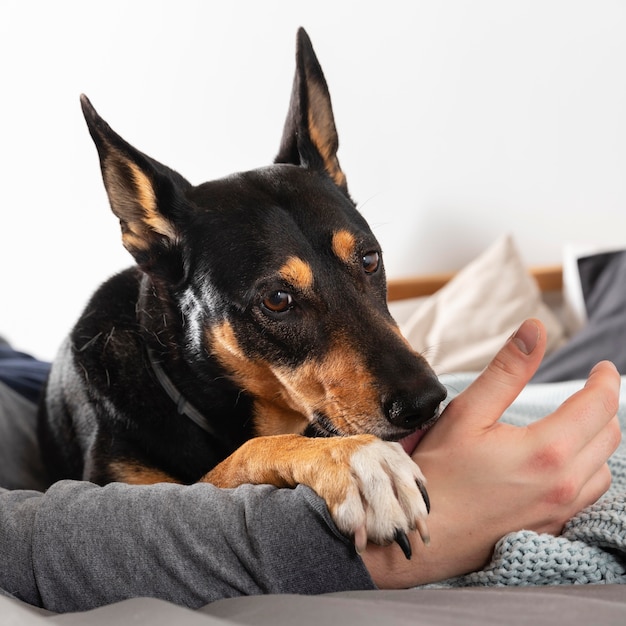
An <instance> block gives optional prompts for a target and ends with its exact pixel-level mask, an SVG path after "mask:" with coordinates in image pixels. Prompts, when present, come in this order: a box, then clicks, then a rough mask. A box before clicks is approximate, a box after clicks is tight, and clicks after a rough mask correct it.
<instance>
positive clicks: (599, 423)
mask: <svg viewBox="0 0 626 626" xmlns="http://www.w3.org/2000/svg"><path fill="white" fill-rule="evenodd" d="M620 383H621V380H620V375H619V372H618V371H617V369H616V368H615V365H613V363H611V362H609V361H602V362H601V363H598V364H597V365H596V366H595V367H594V368H593V369H592V370H591V373H590V374H589V378H588V379H587V381H586V383H585V386H584V387H583V388H582V389H580V390H579V391H577V392H576V393H574V394H573V395H572V396H570V397H569V398H568V399H567V400H565V402H563V404H561V406H559V407H558V408H557V409H556V411H554V412H553V413H551V414H550V415H548V416H546V417H545V418H544V419H542V420H539V421H538V422H535V423H533V424H531V425H530V427H529V428H530V431H532V432H535V433H536V434H537V436H538V437H540V438H542V439H543V441H558V442H559V443H558V445H559V448H560V450H561V453H562V454H564V455H570V454H577V453H578V452H580V451H581V450H582V449H583V448H585V447H586V446H587V445H588V444H589V443H590V442H591V441H592V440H593V439H594V438H595V437H596V436H597V435H598V433H600V432H601V431H602V430H603V429H604V428H605V427H606V426H607V424H609V422H610V421H611V420H612V419H614V418H615V416H616V414H617V410H618V408H619V391H620Z"/></svg>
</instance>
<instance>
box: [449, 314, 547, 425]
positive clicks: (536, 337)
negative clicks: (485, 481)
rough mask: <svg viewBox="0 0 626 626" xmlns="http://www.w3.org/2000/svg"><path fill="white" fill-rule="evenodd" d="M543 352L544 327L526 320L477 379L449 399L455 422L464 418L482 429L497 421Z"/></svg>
mask: <svg viewBox="0 0 626 626" xmlns="http://www.w3.org/2000/svg"><path fill="white" fill-rule="evenodd" d="M545 349H546V331H545V327H544V325H543V324H542V323H541V322H540V321H539V320H537V319H529V320H526V321H525V322H524V323H523V324H522V325H521V326H520V327H519V329H518V330H517V332H516V333H515V334H514V335H513V336H512V337H510V338H509V340H508V341H507V342H506V343H505V344H504V346H503V347H502V348H501V349H500V351H499V352H498V354H496V356H495V357H494V358H493V359H492V361H491V363H489V365H488V366H487V367H486V369H485V370H484V371H483V372H482V373H481V374H480V375H479V376H478V378H477V379H476V380H475V381H474V382H473V383H472V384H471V385H470V386H469V387H468V388H467V389H466V390H464V391H463V392H462V393H460V394H459V395H458V396H457V397H456V398H454V400H452V402H451V403H450V404H453V403H454V405H455V415H456V416H457V420H458V419H459V418H462V417H465V416H467V417H468V419H471V420H472V422H473V424H474V425H478V426H481V425H482V426H483V427H488V426H491V425H492V424H494V423H495V422H497V421H498V419H500V417H501V416H502V413H504V411H505V410H506V409H507V408H508V407H509V406H510V405H511V403H512V402H513V400H515V398H517V396H518V395H519V393H520V392H521V390H522V389H523V388H524V387H525V385H526V384H527V383H528V381H529V380H530V379H531V378H532V376H533V374H534V373H535V372H536V371H537V368H538V367H539V363H540V362H541V359H542V358H543V355H544V353H545ZM442 417H445V413H444V416H442ZM477 420H478V421H477Z"/></svg>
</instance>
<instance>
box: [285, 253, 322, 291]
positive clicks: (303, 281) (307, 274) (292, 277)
mask: <svg viewBox="0 0 626 626" xmlns="http://www.w3.org/2000/svg"><path fill="white" fill-rule="evenodd" d="M278 273H279V274H280V276H281V278H282V279H283V280H285V281H287V282H288V283H289V284H290V285H292V286H293V287H296V288H297V289H300V290H302V291H306V290H307V289H310V288H311V287H312V286H313V270H312V269H311V266H310V265H309V264H308V263H307V262H306V261H303V260H302V259H300V258H299V257H297V256H291V257H289V258H288V259H287V261H286V262H285V264H284V265H283V266H282V267H281V268H280V269H279V270H278Z"/></svg>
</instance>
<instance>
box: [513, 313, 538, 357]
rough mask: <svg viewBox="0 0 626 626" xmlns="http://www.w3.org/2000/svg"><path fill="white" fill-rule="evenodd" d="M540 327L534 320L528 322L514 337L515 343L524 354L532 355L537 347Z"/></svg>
mask: <svg viewBox="0 0 626 626" xmlns="http://www.w3.org/2000/svg"><path fill="white" fill-rule="evenodd" d="M538 339H539V327H538V326H537V324H535V322H534V321H533V320H526V321H525V322H524V323H523V324H522V325H521V326H520V327H519V328H518V329H517V332H516V333H515V334H514V335H513V343H515V345H516V346H517V347H518V348H519V349H520V350H521V351H522V352H523V353H524V354H530V353H531V352H532V351H533V350H534V349H535V346H536V345H537V340H538Z"/></svg>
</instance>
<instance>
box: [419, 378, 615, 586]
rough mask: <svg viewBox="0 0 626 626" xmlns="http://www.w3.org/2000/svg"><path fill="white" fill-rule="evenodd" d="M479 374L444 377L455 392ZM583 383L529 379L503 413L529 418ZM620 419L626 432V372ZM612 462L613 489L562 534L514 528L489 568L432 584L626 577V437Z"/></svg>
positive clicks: (518, 419) (560, 582) (607, 580)
mask: <svg viewBox="0 0 626 626" xmlns="http://www.w3.org/2000/svg"><path fill="white" fill-rule="evenodd" d="M474 376H475V375H470V374H467V375H466V374H463V375H449V376H446V377H443V382H444V383H445V384H446V385H447V386H448V388H449V391H450V394H451V396H453V395H455V394H456V393H458V392H459V391H461V390H462V389H464V388H465V387H466V386H467V385H468V384H469V383H470V382H471V380H473V378H474ZM582 385H583V382H582V381H571V382H567V383H552V384H541V385H529V386H528V387H527V388H526V389H525V390H524V391H523V392H522V394H521V395H520V397H519V398H518V400H517V401H516V402H515V403H514V404H513V405H512V406H511V408H510V409H509V410H508V411H507V412H506V413H505V415H504V417H503V419H504V420H506V421H507V422H510V423H513V424H519V425H523V424H528V423H529V422H531V421H533V420H535V419H537V418H540V417H543V416H544V415H547V414H548V413H551V412H552V411H554V410H555V409H556V408H557V406H558V405H559V404H561V402H563V400H565V399H566V398H567V397H569V396H570V395H572V394H573V393H574V392H575V391H576V390H577V389H579V388H580V387H581V386H582ZM619 419H620V423H621V425H622V430H623V431H625V432H626V376H624V377H622V390H621V397H620V409H619ZM609 466H610V468H611V472H612V475H613V483H612V485H611V488H610V490H609V491H608V492H607V493H606V494H605V495H604V496H603V497H602V498H601V499H600V500H599V501H598V502H596V503H595V504H594V505H592V506H590V507H588V508H586V509H584V510H583V511H581V512H580V513H579V514H578V515H576V516H575V517H573V518H572V519H571V520H570V521H569V522H568V523H567V525H566V526H565V528H564V530H563V533H562V534H561V535H560V536H559V537H554V536H552V535H547V534H537V533H535V532H531V531H527V530H522V531H519V532H515V533H510V534H508V535H506V536H505V537H503V538H502V539H501V540H500V541H499V542H498V544H497V545H496V548H495V551H494V553H493V557H492V559H491V563H489V565H488V566H487V567H486V568H485V569H483V570H481V571H479V572H474V573H472V574H468V575H466V576H461V577H459V578H454V579H451V580H448V581H445V582H444V583H441V584H438V585H429V587H433V586H435V587H469V586H506V585H565V584H568V585H570V584H586V583H595V584H608V583H626V441H623V442H622V444H621V445H620V447H619V448H618V450H617V451H616V452H615V454H614V455H613V457H612V458H611V459H610V461H609Z"/></svg>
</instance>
